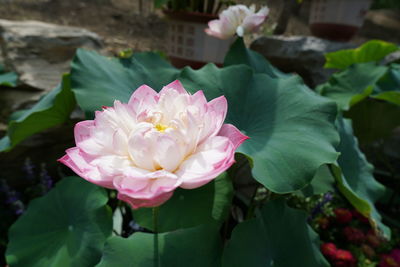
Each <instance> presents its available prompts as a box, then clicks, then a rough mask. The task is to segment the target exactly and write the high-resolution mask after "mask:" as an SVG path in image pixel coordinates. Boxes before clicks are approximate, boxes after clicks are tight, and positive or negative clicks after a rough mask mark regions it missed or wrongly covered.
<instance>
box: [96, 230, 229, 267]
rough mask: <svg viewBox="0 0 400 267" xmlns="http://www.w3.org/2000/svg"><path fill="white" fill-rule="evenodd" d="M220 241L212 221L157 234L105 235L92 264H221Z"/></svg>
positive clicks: (215, 266)
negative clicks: (98, 257)
mask: <svg viewBox="0 0 400 267" xmlns="http://www.w3.org/2000/svg"><path fill="white" fill-rule="evenodd" d="M221 251H222V241H221V239H220V237H219V228H218V227H217V226H216V225H202V226H197V227H194V228H187V229H182V230H177V231H173V232H168V233H163V234H158V235H157V236H155V235H154V234H148V233H134V234H133V235H131V236H130V237H129V238H122V237H111V238H109V239H108V241H107V243H106V245H105V248H104V252H103V257H102V259H101V261H100V263H99V264H98V265H96V267H119V266H121V267H122V266H132V267H135V266H140V267H154V266H199V267H200V266H207V267H218V266H220V265H221V263H220V262H221Z"/></svg>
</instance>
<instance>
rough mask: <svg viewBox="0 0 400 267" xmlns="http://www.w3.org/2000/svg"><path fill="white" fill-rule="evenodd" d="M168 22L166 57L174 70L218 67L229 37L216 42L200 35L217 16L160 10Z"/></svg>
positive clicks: (225, 50)
mask: <svg viewBox="0 0 400 267" xmlns="http://www.w3.org/2000/svg"><path fill="white" fill-rule="evenodd" d="M164 13H165V14H166V16H167V19H168V56H169V58H170V60H171V62H172V64H173V65H174V66H175V67H178V68H181V67H184V66H190V67H192V68H194V69H198V68H201V67H202V66H204V65H205V64H207V63H209V62H212V63H215V64H216V65H218V66H222V63H223V61H224V57H225V55H226V53H227V52H228V49H229V47H230V44H231V43H232V42H233V38H232V39H229V40H220V39H217V38H215V37H212V36H209V35H207V34H206V33H205V32H204V29H206V28H207V27H208V26H207V23H208V22H209V21H210V20H213V19H216V18H217V17H216V16H214V15H210V14H204V13H195V12H171V11H164Z"/></svg>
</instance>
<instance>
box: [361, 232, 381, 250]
mask: <svg viewBox="0 0 400 267" xmlns="http://www.w3.org/2000/svg"><path fill="white" fill-rule="evenodd" d="M365 239H366V240H367V243H368V244H369V245H370V246H372V247H374V248H377V247H379V246H380V245H381V244H382V241H383V239H382V238H381V237H380V236H378V235H377V234H376V233H375V232H374V231H373V230H369V231H368V233H367V235H366V237H365Z"/></svg>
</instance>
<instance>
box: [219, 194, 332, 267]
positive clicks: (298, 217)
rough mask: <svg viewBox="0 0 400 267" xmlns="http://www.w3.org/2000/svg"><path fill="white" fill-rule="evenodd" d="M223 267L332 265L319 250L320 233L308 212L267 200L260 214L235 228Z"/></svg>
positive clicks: (225, 251)
mask: <svg viewBox="0 0 400 267" xmlns="http://www.w3.org/2000/svg"><path fill="white" fill-rule="evenodd" d="M222 266H223V267H244V266H251V267H268V266H271V267H272V266H279V267H286V266H287V267H292V266H315V267H317V266H329V264H328V263H327V262H326V260H325V259H324V257H323V256H322V254H321V252H320V251H319V238H318V235H317V234H316V233H315V232H314V231H313V230H312V229H311V227H310V226H309V225H308V224H307V214H306V213H304V212H303V211H300V210H295V209H292V208H289V207H287V206H286V204H285V202H284V200H282V199H278V200H274V201H271V202H269V203H267V204H266V205H265V206H264V207H263V208H262V210H261V212H260V214H259V216H258V217H257V218H255V219H251V220H248V221H245V222H242V223H240V224H238V225H237V226H236V228H235V229H234V230H233V233H232V237H231V239H230V240H229V241H228V243H227V244H226V247H225V249H224V253H223V256H222Z"/></svg>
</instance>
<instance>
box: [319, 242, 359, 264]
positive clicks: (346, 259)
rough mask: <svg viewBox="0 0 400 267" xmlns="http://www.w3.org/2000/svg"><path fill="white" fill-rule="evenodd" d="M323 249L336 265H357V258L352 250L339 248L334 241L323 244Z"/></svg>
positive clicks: (330, 260) (323, 252)
mask: <svg viewBox="0 0 400 267" xmlns="http://www.w3.org/2000/svg"><path fill="white" fill-rule="evenodd" d="M321 251H322V254H323V255H324V256H325V257H326V258H328V260H329V262H330V263H331V264H332V266H334V267H355V266H356V264H357V260H356V258H355V257H354V256H353V254H351V252H350V251H348V250H344V249H338V248H337V247H336V245H335V244H333V243H325V244H322V245H321Z"/></svg>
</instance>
